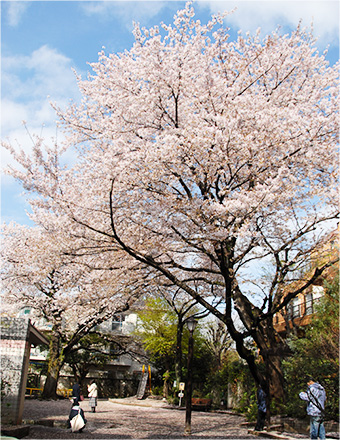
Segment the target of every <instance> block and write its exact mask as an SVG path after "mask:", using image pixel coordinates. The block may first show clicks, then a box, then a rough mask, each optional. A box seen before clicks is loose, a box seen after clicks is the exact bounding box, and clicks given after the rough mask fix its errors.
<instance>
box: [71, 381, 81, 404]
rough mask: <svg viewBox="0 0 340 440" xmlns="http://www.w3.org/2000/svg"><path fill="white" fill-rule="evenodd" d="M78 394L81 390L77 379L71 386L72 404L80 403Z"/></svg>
mask: <svg viewBox="0 0 340 440" xmlns="http://www.w3.org/2000/svg"><path fill="white" fill-rule="evenodd" d="M80 394H81V389H80V385H79V383H78V381H77V379H76V380H75V382H74V384H73V386H72V399H73V403H75V404H78V403H79V401H80Z"/></svg>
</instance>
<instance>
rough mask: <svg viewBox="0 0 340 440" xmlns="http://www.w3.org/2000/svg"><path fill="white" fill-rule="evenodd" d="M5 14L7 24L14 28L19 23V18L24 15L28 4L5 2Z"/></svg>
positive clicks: (25, 2) (26, 2)
mask: <svg viewBox="0 0 340 440" xmlns="http://www.w3.org/2000/svg"><path fill="white" fill-rule="evenodd" d="M4 4H5V7H6V12H7V23H8V24H9V25H10V26H12V27H16V26H18V24H19V23H20V20H21V17H22V16H23V15H24V13H25V11H26V9H27V8H28V7H29V5H30V2H28V1H24V2H20V1H19V2H18V1H7V2H4Z"/></svg>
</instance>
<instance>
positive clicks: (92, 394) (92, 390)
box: [87, 380, 98, 412]
mask: <svg viewBox="0 0 340 440" xmlns="http://www.w3.org/2000/svg"><path fill="white" fill-rule="evenodd" d="M87 391H88V395H89V398H90V401H89V405H90V408H91V411H92V412H96V406H97V397H98V388H97V385H96V383H95V381H94V380H93V381H92V382H91V384H90V385H89V386H88V387H87Z"/></svg>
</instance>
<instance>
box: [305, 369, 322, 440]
mask: <svg viewBox="0 0 340 440" xmlns="http://www.w3.org/2000/svg"><path fill="white" fill-rule="evenodd" d="M307 385H308V388H307V391H306V392H301V393H300V394H299V397H300V399H302V400H305V401H307V402H308V405H307V414H308V415H309V417H310V438H311V439H317V438H319V439H320V440H323V439H325V438H326V431H325V426H324V415H325V402H326V391H325V389H324V388H323V386H321V385H320V384H319V383H318V382H316V381H314V379H313V378H312V377H309V379H308V382H307Z"/></svg>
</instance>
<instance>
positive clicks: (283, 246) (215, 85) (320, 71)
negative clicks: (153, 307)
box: [7, 3, 339, 402]
mask: <svg viewBox="0 0 340 440" xmlns="http://www.w3.org/2000/svg"><path fill="white" fill-rule="evenodd" d="M226 17H227V14H224V15H218V16H214V17H212V19H211V20H210V21H209V23H208V24H207V25H203V24H201V23H200V22H199V21H195V19H194V10H193V8H192V6H191V4H190V3H188V4H187V5H186V7H185V9H183V10H181V11H178V13H177V15H176V16H175V17H174V22H173V24H171V25H165V24H162V25H161V28H159V27H157V26H156V27H154V28H151V29H148V30H147V29H140V27H139V26H138V25H136V26H135V30H134V33H135V38H136V41H135V44H134V45H133V47H132V48H131V50H129V51H126V52H124V53H121V54H108V55H107V54H105V52H104V51H103V52H101V53H100V54H99V60H98V62H97V63H93V64H92V65H91V67H92V69H93V75H91V76H89V77H88V79H86V80H83V79H82V78H80V77H78V83H79V88H80V91H81V93H82V95H83V99H82V102H81V103H80V104H78V105H76V104H74V105H71V106H70V107H69V108H68V109H66V110H62V109H58V108H56V111H57V113H58V115H59V118H60V121H61V124H62V125H63V126H64V128H65V130H66V134H67V138H66V142H65V145H64V148H68V147H76V148H77V152H78V157H77V161H76V164H75V165H74V166H72V167H70V168H69V169H62V168H56V166H55V164H54V156H55V154H57V153H56V151H55V150H53V149H51V150H48V151H47V156H46V154H45V156H44V154H43V149H42V147H41V140H39V139H38V140H37V142H36V148H35V151H34V152H33V155H32V156H31V157H27V156H26V155H25V154H24V153H23V152H21V153H17V152H16V151H14V149H12V147H11V146H10V145H7V148H8V149H9V150H11V151H12V154H13V156H14V157H15V158H16V159H17V161H18V162H19V163H20V165H22V166H23V170H22V169H19V168H18V169H10V170H9V172H10V173H11V174H12V175H13V176H14V177H15V178H17V179H18V180H19V181H21V182H22V184H23V185H24V187H25V188H26V189H27V190H29V191H32V192H33V193H35V194H38V195H39V197H36V198H35V199H33V200H32V203H33V204H34V207H35V210H34V213H33V215H32V218H34V219H35V221H37V222H38V223H39V221H40V220H39V218H41V216H42V212H45V211H48V210H51V209H52V210H53V212H54V213H56V214H57V215H58V216H60V218H61V219H62V220H63V222H64V223H65V224H67V225H68V226H67V227H68V228H69V229H70V230H72V231H73V232H72V233H73V235H74V236H78V237H82V242H81V243H79V242H75V243H74V244H73V246H72V251H70V252H71V254H72V255H73V257H74V258H78V257H79V258H80V256H81V255H82V254H83V253H84V252H85V251H86V249H89V248H91V249H96V250H97V255H98V258H99V259H100V255H103V254H105V255H106V257H107V256H108V255H109V254H110V253H111V255H112V258H114V252H116V251H118V249H119V251H123V252H125V253H126V261H129V264H132V263H131V261H135V262H136V264H138V265H139V266H138V268H139V270H141V271H142V272H141V273H145V271H146V272H148V276H150V277H152V278H153V281H154V282H157V281H159V282H164V281H161V280H167V283H168V284H169V285H171V286H176V287H178V288H180V289H182V290H183V291H185V292H186V293H187V294H189V295H190V296H191V297H192V298H194V299H195V300H196V301H197V302H198V303H199V304H200V305H201V306H203V307H204V308H205V309H206V310H208V311H210V312H211V313H212V314H213V315H215V316H216V317H217V318H218V319H220V320H221V321H222V322H223V323H225V324H226V327H227V329H228V332H229V334H230V335H231V337H232V338H233V340H234V341H235V344H236V348H237V351H238V353H239V355H240V356H241V357H242V358H243V359H244V360H245V361H246V362H247V363H248V365H249V368H250V370H251V372H252V375H253V376H254V379H255V381H256V382H257V383H262V384H263V386H264V387H265V389H267V390H269V391H270V396H271V397H274V396H275V398H276V399H277V401H278V402H280V401H282V400H283V398H284V392H283V380H282V372H281V365H280V362H281V357H282V353H283V350H284V341H281V340H280V338H279V336H278V335H277V334H276V332H275V328H274V325H273V316H274V315H275V313H277V312H278V311H280V310H282V309H283V308H285V307H286V306H287V304H288V303H289V302H290V301H291V300H292V299H293V298H294V297H295V296H296V295H297V294H298V293H300V292H302V291H303V290H305V289H306V288H307V287H308V286H310V285H311V284H312V283H313V282H314V280H315V279H316V278H317V277H318V276H320V274H321V273H322V272H323V271H324V269H325V268H326V267H327V266H329V265H330V264H332V262H329V261H328V262H326V263H323V264H320V265H316V266H315V267H314V269H313V270H311V267H312V262H311V255H313V254H312V251H313V250H315V249H317V248H318V244H319V243H320V241H321V239H323V238H324V237H325V235H326V234H327V232H328V231H329V230H330V228H331V227H332V225H333V224H334V223H332V222H334V220H335V219H337V218H338V216H339V212H338V206H337V192H336V191H337V189H336V188H337V184H336V183H337V171H338V170H337V148H338V130H339V126H338V117H339V115H338V109H339V99H338V90H339V89H338V86H339V84H338V66H337V65H336V66H332V67H331V66H329V65H328V62H327V61H326V58H325V56H326V54H325V53H324V54H320V53H318V51H317V50H316V47H315V40H314V38H313V36H312V35H311V34H310V33H309V32H307V31H306V30H304V29H302V28H301V26H298V27H297V29H296V30H295V31H293V32H292V33H291V34H290V35H288V34H287V35H281V34H280V32H279V31H277V32H273V33H272V34H270V35H267V36H265V37H261V34H260V32H257V33H256V34H255V35H250V34H249V35H246V36H243V35H242V34H241V33H240V34H239V35H238V38H237V39H236V40H233V41H231V40H230V37H229V35H228V29H227V28H225V27H224V25H223V20H225V19H226ZM264 267H266V268H268V267H269V268H270V270H267V274H266V276H265V277H264V276H261V272H260V269H261V268H264ZM297 277H299V278H301V282H300V283H299V287H290V286H296V284H291V282H292V281H293V280H294V279H296V278H297ZM221 300H222V303H221V302H220V301H221ZM214 301H216V303H214ZM216 304H218V305H217V306H216ZM249 339H251V340H253V341H254V343H255V346H256V347H257V349H258V352H259V354H260V355H261V356H262V358H263V360H264V363H265V365H266V370H265V372H263V371H261V370H260V369H259V368H258V363H257V362H256V355H257V354H256V353H255V352H254V350H252V349H251V348H249V347H251V344H249Z"/></svg>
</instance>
